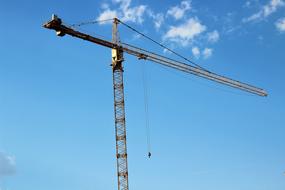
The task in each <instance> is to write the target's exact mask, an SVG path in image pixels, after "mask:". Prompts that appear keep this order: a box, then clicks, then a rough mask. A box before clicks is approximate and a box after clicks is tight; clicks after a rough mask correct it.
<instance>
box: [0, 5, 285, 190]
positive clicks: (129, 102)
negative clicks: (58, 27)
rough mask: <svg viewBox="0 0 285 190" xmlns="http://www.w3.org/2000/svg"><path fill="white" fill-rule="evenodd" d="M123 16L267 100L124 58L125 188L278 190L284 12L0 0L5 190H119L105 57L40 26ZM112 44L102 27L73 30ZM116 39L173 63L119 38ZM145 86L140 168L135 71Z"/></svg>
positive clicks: (134, 39)
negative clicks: (127, 185) (149, 147)
mask: <svg viewBox="0 0 285 190" xmlns="http://www.w3.org/2000/svg"><path fill="white" fill-rule="evenodd" d="M53 13H56V14H58V15H59V16H60V17H61V18H62V19H63V21H64V22H65V23H67V24H73V23H80V22H81V21H89V20H94V19H95V20H96V19H103V18H109V17H112V16H114V15H115V16H118V17H119V18H120V19H122V20H123V21H125V22H126V23H128V24H130V25H132V26H134V27H135V28H137V29H138V30H140V31H142V32H144V33H146V34H148V35H150V36H152V37H153V38H154V39H156V40H158V41H159V42H162V43H163V44H165V45H167V46H169V47H171V48H173V49H174V50H176V51H178V52H179V53H181V54H183V55H184V56H186V57H189V58H191V59H192V60H194V61H195V62H197V63H198V64H200V65H201V66H203V67H205V68H207V69H209V70H212V71H214V72H216V73H219V74H222V75H226V76H228V77H231V78H234V79H237V80H240V81H243V82H248V83H250V84H253V85H256V86H258V87H261V88H264V89H265V90H266V91H267V92H268V93H269V96H268V97H266V98H263V97H258V96H255V95H251V94H248V93H245V92H241V91H239V90H235V89H231V88H228V87H225V86H221V85H218V84H215V83H212V82H209V81H206V80H204V79H199V78H196V77H195V76H189V75H187V74H184V73H180V72H179V71H175V70H171V69H168V68H163V67H161V66H160V65H156V64H154V63H150V62H144V61H139V60H137V59H136V58H134V57H131V56H129V55H125V62H124V64H125V73H124V74H125V98H126V119H127V135H128V155H129V179H130V189H136V190H141V189H150V190H152V189H166V190H167V189H182V188H183V189H195V190H209V189H219V190H229V189H230V190H268V189H274V190H284V188H285V175H284V171H285V149H284V147H285V141H284V134H285V128H284V126H285V119H284V116H285V100H284V97H285V86H284V84H283V82H284V81H285V75H284V72H285V65H284V60H285V53H284V49H285V43H284V42H285V1H283V0H249V1H246V0H240V1H233V0H232V1H228V0H227V1H226V0H220V1H210V0H204V1H198V0H192V1H170V0H165V1H150V0H113V1H111V0H110V1H109V0H106V1H94V0H93V1H92V0H83V1H76V2H75V1H72V2H71V1H67V0H62V1H33V0H27V1H16V0H10V1H3V0H0V18H1V30H0V52H1V54H0V55H1V56H0V189H1V190H31V189H41V190H50V189H54V190H57V189H58V190H59V189H69V190H76V189H85V190H91V189H115V188H117V179H116V162H115V138H114V119H113V115H114V113H113V94H112V93H113V92H112V74H111V68H110V66H109V65H110V60H111V58H110V56H111V55H110V54H111V52H110V50H109V49H106V48H104V47H100V46H97V45H95V44H90V43H88V42H84V41H82V40H79V39H74V38H71V37H68V36H65V37H63V38H59V37H57V36H56V35H55V33H54V32H53V31H48V30H46V29H44V28H42V24H43V23H44V22H46V21H48V20H49V19H50V18H51V14H53ZM81 29H82V30H83V31H87V32H89V33H90V34H92V35H96V36H98V35H100V36H104V37H106V39H110V37H111V25H110V24H108V23H106V24H100V25H98V24H97V25H91V26H86V27H82V28H81ZM120 35H121V40H122V41H124V42H127V43H131V44H134V45H136V46H140V47H143V48H146V49H149V50H151V51H155V52H157V53H160V54H163V55H166V56H169V57H173V58H175V57H174V56H173V55H172V54H170V53H168V52H165V51H164V50H163V49H160V48H159V47H157V46H155V45H153V44H151V43H150V42H147V41H145V40H144V39H142V38H141V37H139V36H137V35H136V34H134V33H132V32H131V31H129V30H127V29H126V28H124V27H122V26H121V27H120ZM143 69H145V70H146V80H147V84H148V106H149V122H150V130H151V145H152V155H153V156H152V158H151V159H148V158H147V149H146V135H145V113H144V96H143V94H144V90H143V81H142V70H143Z"/></svg>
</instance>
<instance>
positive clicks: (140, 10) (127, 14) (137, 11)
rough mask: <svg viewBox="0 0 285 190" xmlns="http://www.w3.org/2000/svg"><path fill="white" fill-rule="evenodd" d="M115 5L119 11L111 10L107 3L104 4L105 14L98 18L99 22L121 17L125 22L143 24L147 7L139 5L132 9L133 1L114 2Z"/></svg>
mask: <svg viewBox="0 0 285 190" xmlns="http://www.w3.org/2000/svg"><path fill="white" fill-rule="evenodd" d="M113 4H115V5H116V6H117V4H119V5H118V6H119V8H118V9H117V10H111V9H110V8H109V5H108V4H106V3H103V4H102V6H101V7H102V9H103V12H102V13H101V14H100V15H99V17H98V18H97V19H98V20H104V19H110V18H114V17H119V18H120V19H121V20H122V21H124V22H135V23H139V24H141V23H142V22H143V21H144V20H143V15H144V13H145V10H146V6H145V5H139V6H135V7H131V6H130V5H131V0H113Z"/></svg>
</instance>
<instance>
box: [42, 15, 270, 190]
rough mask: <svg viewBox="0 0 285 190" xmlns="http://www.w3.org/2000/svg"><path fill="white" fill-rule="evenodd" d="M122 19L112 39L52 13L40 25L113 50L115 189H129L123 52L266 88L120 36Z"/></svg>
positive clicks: (231, 82) (244, 86) (204, 75)
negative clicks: (86, 31)
mask: <svg viewBox="0 0 285 190" xmlns="http://www.w3.org/2000/svg"><path fill="white" fill-rule="evenodd" d="M120 22H121V21H120V20H119V19H117V18H115V19H114V21H113V28H112V42H110V41H107V40H104V39H100V38H96V37H93V36H90V35H88V34H84V33H82V32H79V31H76V30H74V29H73V28H71V27H68V26H66V25H64V24H62V21H61V19H60V18H58V17H57V16H55V15H53V18H52V20H51V21H49V22H47V23H45V24H44V25H43V27H45V28H47V29H52V30H55V31H56V34H57V35H58V36H64V35H65V34H68V35H70V36H73V37H76V38H79V39H83V40H86V41H89V42H92V43H96V44H98V45H102V46H105V47H108V48H111V50H112V71H113V90H114V91H113V93H114V112H115V133H116V158H117V177H118V190H128V189H129V184H128V160H127V142H126V119H125V102H124V82H123V72H124V70H123V61H124V57H123V52H126V53H128V54H130V55H133V56H136V57H138V58H139V59H145V60H149V61H152V62H155V63H158V64H161V65H163V66H166V67H170V68H173V69H176V70H180V71H182V72H185V73H189V74H192V75H196V76H198V77H202V78H205V79H207V80H211V81H214V82H218V83H221V84H224V85H227V86H230V87H233V88H236V89H240V90H242V91H246V92H249V93H252V94H256V95H259V96H267V93H266V91H265V90H263V89H261V88H257V87H255V86H252V85H249V84H246V83H242V82H239V81H237V80H234V79H230V78H228V77H224V76H222V75H218V74H216V73H213V72H210V71H207V70H205V69H202V68H199V67H195V66H192V65H189V64H186V63H183V62H180V61H176V60H173V59H171V58H168V57H165V56H162V55H159V54H156V53H153V52H150V51H147V50H144V49H142V48H139V47H135V46H132V45H129V44H126V43H121V42H120V40H119V33H118V24H119V23H120Z"/></svg>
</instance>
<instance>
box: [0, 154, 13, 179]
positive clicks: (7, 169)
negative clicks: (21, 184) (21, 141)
mask: <svg viewBox="0 0 285 190" xmlns="http://www.w3.org/2000/svg"><path fill="white" fill-rule="evenodd" d="M15 172H16V162H15V158H14V157H12V156H8V155H6V154H4V153H2V152H0V178H1V177H4V176H9V175H12V174H14V173H15Z"/></svg>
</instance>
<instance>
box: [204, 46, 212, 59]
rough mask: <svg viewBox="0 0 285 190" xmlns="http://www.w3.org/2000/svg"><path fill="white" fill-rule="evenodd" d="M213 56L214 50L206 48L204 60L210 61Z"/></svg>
mask: <svg viewBox="0 0 285 190" xmlns="http://www.w3.org/2000/svg"><path fill="white" fill-rule="evenodd" d="M212 55H213V49H211V48H205V49H204V51H203V56H204V59H208V58H209V57H211V56H212Z"/></svg>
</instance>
